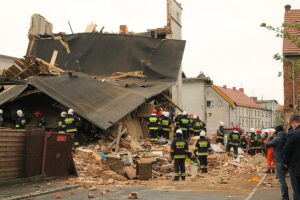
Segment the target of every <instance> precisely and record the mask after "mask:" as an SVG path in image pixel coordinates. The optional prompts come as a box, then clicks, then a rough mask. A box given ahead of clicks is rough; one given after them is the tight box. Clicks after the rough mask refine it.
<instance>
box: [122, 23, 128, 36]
mask: <svg viewBox="0 0 300 200" xmlns="http://www.w3.org/2000/svg"><path fill="white" fill-rule="evenodd" d="M120 34H123V35H127V34H128V27H127V26H126V25H120Z"/></svg>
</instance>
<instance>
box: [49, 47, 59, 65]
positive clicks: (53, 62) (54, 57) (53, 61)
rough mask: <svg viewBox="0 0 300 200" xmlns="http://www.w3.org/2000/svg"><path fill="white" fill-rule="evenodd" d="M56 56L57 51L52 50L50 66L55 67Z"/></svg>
mask: <svg viewBox="0 0 300 200" xmlns="http://www.w3.org/2000/svg"><path fill="white" fill-rule="evenodd" d="M57 55H58V51H57V50H54V51H53V53H52V57H51V61H50V65H55V62H56V58H57Z"/></svg>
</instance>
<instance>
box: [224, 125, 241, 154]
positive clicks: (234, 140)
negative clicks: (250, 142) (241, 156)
mask: <svg viewBox="0 0 300 200" xmlns="http://www.w3.org/2000/svg"><path fill="white" fill-rule="evenodd" d="M240 139H241V135H240V132H239V131H238V130H237V129H236V128H234V129H233V130H232V132H231V133H230V134H229V138H228V144H227V147H226V152H227V155H230V150H231V147H233V150H234V158H237V156H238V148H239V145H240Z"/></svg>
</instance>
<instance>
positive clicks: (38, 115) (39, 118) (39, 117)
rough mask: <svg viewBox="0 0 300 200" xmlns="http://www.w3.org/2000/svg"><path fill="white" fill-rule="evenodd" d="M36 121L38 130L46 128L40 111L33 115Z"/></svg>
mask: <svg viewBox="0 0 300 200" xmlns="http://www.w3.org/2000/svg"><path fill="white" fill-rule="evenodd" d="M34 115H35V117H36V119H37V127H38V128H45V126H46V122H45V119H44V117H43V116H42V113H41V112H40V111H36V112H35V113H34Z"/></svg>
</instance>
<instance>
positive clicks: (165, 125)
mask: <svg viewBox="0 0 300 200" xmlns="http://www.w3.org/2000/svg"><path fill="white" fill-rule="evenodd" d="M171 125H172V121H171V120H170V113H169V112H164V113H163V117H162V119H161V131H162V137H164V138H165V139H169V138H170V131H171Z"/></svg>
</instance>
